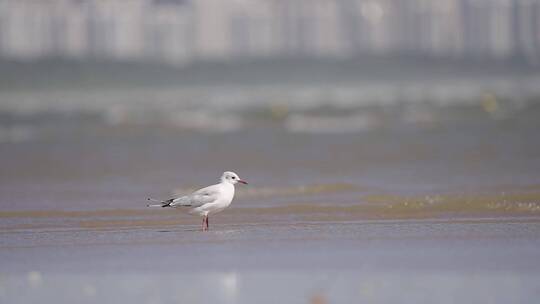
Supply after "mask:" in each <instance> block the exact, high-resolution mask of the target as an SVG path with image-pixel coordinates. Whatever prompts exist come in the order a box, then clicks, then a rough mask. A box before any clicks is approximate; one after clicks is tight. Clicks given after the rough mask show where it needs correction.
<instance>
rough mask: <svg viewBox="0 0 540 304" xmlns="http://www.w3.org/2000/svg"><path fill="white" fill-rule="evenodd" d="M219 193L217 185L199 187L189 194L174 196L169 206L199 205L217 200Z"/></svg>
mask: <svg viewBox="0 0 540 304" xmlns="http://www.w3.org/2000/svg"><path fill="white" fill-rule="evenodd" d="M219 193H220V187H219V185H212V186H208V187H206V188H202V189H199V190H197V191H195V192H193V193H192V194H190V195H186V196H182V197H179V198H176V199H174V200H173V201H172V203H171V204H170V206H171V207H183V206H185V207H200V206H202V205H204V204H208V203H212V202H214V201H216V200H217V198H218V196H219Z"/></svg>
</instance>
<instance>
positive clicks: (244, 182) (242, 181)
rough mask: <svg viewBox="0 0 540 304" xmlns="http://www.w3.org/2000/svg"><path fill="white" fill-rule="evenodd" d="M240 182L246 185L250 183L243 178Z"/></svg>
mask: <svg viewBox="0 0 540 304" xmlns="http://www.w3.org/2000/svg"><path fill="white" fill-rule="evenodd" d="M238 182H239V183H242V184H244V185H247V184H248V182H246V181H245V180H241V179H239V180H238Z"/></svg>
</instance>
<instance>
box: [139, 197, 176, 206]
mask: <svg viewBox="0 0 540 304" xmlns="http://www.w3.org/2000/svg"><path fill="white" fill-rule="evenodd" d="M148 201H150V202H154V203H157V204H148V205H146V206H147V207H162V208H165V207H170V206H171V203H172V202H173V201H174V198H171V199H168V200H165V201H160V200H156V199H153V198H148Z"/></svg>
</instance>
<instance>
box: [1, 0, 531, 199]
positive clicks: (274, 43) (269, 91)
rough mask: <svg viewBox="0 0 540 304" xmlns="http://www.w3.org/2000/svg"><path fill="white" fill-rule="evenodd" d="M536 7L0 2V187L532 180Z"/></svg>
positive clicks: (361, 1)
mask: <svg viewBox="0 0 540 304" xmlns="http://www.w3.org/2000/svg"><path fill="white" fill-rule="evenodd" d="M538 16H540V2H539V1H523V0H497V1H493V0H459V1H458V0H445V1H425V0H400V1H395V0H341V1H326V0H324V1H301V0H298V1H280V0H254V1H242V0H234V1H211V0H202V1H187V0H183V1H181V0H153V1H151V0H127V1H126V0H122V1H115V0H108V1H100V0H95V1H94V0H92V1H77V0H47V1H33V0H2V1H0V143H1V144H2V145H3V147H4V148H3V150H2V153H3V154H5V155H4V156H5V157H3V159H4V161H3V162H6V160H7V159H10V161H9V163H7V164H4V167H6V168H9V170H7V169H6V170H3V173H2V174H1V177H0V178H1V179H2V185H3V186H4V187H7V186H6V184H10V183H11V184H14V186H13V187H19V186H18V185H24V186H23V188H26V187H27V185H26V183H18V182H16V181H14V180H15V178H16V177H17V176H20V178H21V179H23V180H24V181H26V182H33V183H36V182H37V183H40V184H41V183H44V181H45V180H47V181H49V182H50V181H54V180H55V179H57V180H59V181H64V180H65V179H69V180H70V181H72V182H73V179H72V178H73V177H74V176H79V177H80V178H82V177H88V178H94V179H97V178H99V180H102V179H101V178H103V177H108V178H111V182H112V181H123V182H124V183H125V184H124V185H125V188H130V186H129V185H133V183H134V182H136V181H137V182H141V184H142V185H147V186H148V187H149V188H146V187H144V186H141V188H142V189H143V190H141V192H143V191H144V192H148V191H149V190H150V189H154V191H156V192H158V193H163V192H165V191H167V190H166V189H171V187H172V185H173V184H175V185H176V184H183V183H186V182H188V181H192V180H193V179H194V178H195V181H193V182H197V180H196V179H197V178H202V177H203V176H205V177H206V178H208V176H214V175H216V176H217V175H219V174H220V173H221V171H223V170H237V171H240V172H239V173H243V172H242V171H244V172H246V173H248V175H251V176H256V179H259V180H260V181H261V182H266V183H280V184H286V183H298V184H300V185H304V184H306V183H311V182H315V183H327V182H332V183H334V182H338V183H339V182H344V181H346V182H353V183H361V184H368V185H369V184H371V185H377V186H379V187H381V188H388V187H389V186H390V187H391V188H405V189H411V185H409V183H410V182H411V181H415V182H416V186H417V187H418V190H425V189H420V188H423V187H425V188H427V189H435V188H436V187H435V186H440V188H442V189H447V188H449V187H450V188H451V185H453V186H455V187H461V186H463V185H470V184H469V182H470V181H471V180H474V183H476V184H483V183H486V182H487V180H486V179H485V178H486V177H487V176H490V177H491V176H494V175H495V176H498V179H499V180H498V181H497V182H494V181H491V183H492V184H494V183H501V184H515V183H517V184H519V185H522V184H523V183H532V182H537V181H538V178H539V177H538V174H537V173H536V172H538V171H535V170H536V169H537V168H538V166H539V164H538V157H539V156H538V151H539V147H538V145H539V144H538V142H539V141H538V140H537V138H536V133H537V131H538V127H539V126H540V119H539V118H540V106H539V103H538V96H539V93H540V74H539V64H540V62H539V55H540V18H539V17H538ZM528 136H530V137H528ZM298 139H302V140H303V141H298ZM335 155H340V156H341V157H338V158H337V159H336V158H335V157H334V156H335ZM411 161H414V163H413V162H411ZM222 163H225V164H227V166H224V165H223V164H222ZM168 164H174V165H172V166H171V165H168ZM268 164H273V166H272V168H268ZM413 164H415V165H417V167H414V168H411V166H412V165H413ZM48 165H52V166H54V170H51V168H48V167H47V166H48ZM434 166H436V167H434ZM224 167H227V169H225V168H224ZM203 168H204V169H203ZM235 168H236V169H235ZM385 168H386V169H385ZM443 168H445V170H442V169H443ZM449 168H452V169H449ZM457 168H461V169H460V170H461V171H459V172H449V171H446V170H458V169H457ZM472 168H474V169H472ZM149 170H150V171H149ZM186 170H188V171H189V172H191V173H190V175H192V176H188V177H186V174H182V173H180V172H185V171H186ZM205 170H209V171H210V172H205ZM266 170H274V171H276V172H272V174H266V173H265V174H261V173H257V172H261V171H266ZM385 170H386V171H385ZM470 171H472V172H470ZM62 172H63V173H62ZM404 172H406V173H404ZM497 172H506V173H508V172H515V174H513V175H512V174H497ZM143 173H144V174H146V175H148V174H150V175H151V176H153V177H154V179H152V182H149V181H150V177H148V176H146V177H142V175H143ZM197 174H200V176H193V175H197ZM400 174H404V176H403V177H401V178H399V177H397V176H399V175H400ZM72 175H73V176H72ZM240 175H241V176H245V175H246V174H245V173H244V174H240ZM182 176H184V177H182ZM164 181H168V182H164ZM435 182H436V185H432V184H431V183H435ZM426 183H428V184H429V186H424V185H425V184H426ZM159 185H161V187H160V186H159ZM472 188H474V186H473V187H472ZM11 190H13V189H11ZM125 190H126V189H124V188H123V190H122V191H120V194H119V196H121V197H124V195H125V194H126V193H124V192H125ZM19 191H20V192H22V194H20V195H22V196H25V195H28V193H27V191H23V190H19ZM81 191H82V190H81ZM2 192H3V193H16V192H13V191H2ZM3 195H4V196H5V195H8V194H3ZM13 195H15V194H13ZM141 195H142V193H136V196H135V197H140V196H141ZM128 196H129V195H128ZM142 196H144V195H142ZM17 198H18V199H17V201H24V200H23V199H21V198H20V197H17ZM133 198H134V197H130V198H129V199H130V200H131V199H133ZM28 200H29V201H34V200H33V199H28Z"/></svg>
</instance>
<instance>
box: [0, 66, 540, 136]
mask: <svg viewBox="0 0 540 304" xmlns="http://www.w3.org/2000/svg"><path fill="white" fill-rule="evenodd" d="M520 79H521V78H520ZM525 80H526V81H517V80H516V79H480V80H470V79H469V80H467V81H465V80H455V81H446V80H444V81H443V80H440V81H426V82H422V83H417V82H411V83H393V84H392V83H386V84H368V83H364V84H361V85H358V86H351V85H333V86H324V87H321V86H314V85H312V86H278V85H267V86H257V87H249V86H233V87H227V86H225V87H220V86H213V87H206V86H201V87H189V88H170V87H163V88H159V89H156V88H140V89H133V90H121V89H109V90H99V91H98V90H92V89H87V90H71V91H69V90H67V91H54V90H50V91H48V90H43V91H39V90H38V91H25V92H2V93H0V99H2V101H3V102H2V103H1V104H0V127H1V128H2V129H0V141H2V140H3V141H10V140H14V141H16V140H27V139H32V138H37V137H39V135H40V134H41V133H39V132H32V136H29V135H28V134H29V132H28V131H27V130H28V129H29V128H31V127H34V128H36V129H40V130H41V129H43V127H50V126H54V125H60V126H61V127H65V126H66V125H83V126H88V125H104V126H108V127H117V128H122V127H133V126H155V127H166V128H173V129H179V130H185V131H198V132H208V133H219V132H221V133H223V132H238V131H240V130H242V129H245V128H249V127H252V126H261V125H264V126H268V125H269V124H270V125H273V126H277V127H280V128H282V129H284V130H285V131H287V132H290V133H346V132H361V131H366V130H373V129H380V128H385V127H401V126H403V125H412V126H417V127H425V126H431V125H434V124H435V125H437V124H447V123H449V124H451V123H461V122H463V121H464V120H467V121H484V120H497V121H498V120H505V119H511V118H516V117H521V118H522V119H529V120H530V119H533V120H534V119H537V117H538V112H539V110H538V106H537V105H538V99H537V98H538V96H540V89H539V88H540V85H538V84H539V83H540V78H538V77H535V76H531V77H529V78H527V79H525ZM470 82H474V83H470ZM37 101H40V102H37ZM531 111H533V112H534V113H535V114H534V115H531ZM13 126H16V127H17V128H16V129H14V127H13ZM21 127H22V128H23V129H21ZM21 130H23V131H21ZM21 138H22V139H21Z"/></svg>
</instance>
